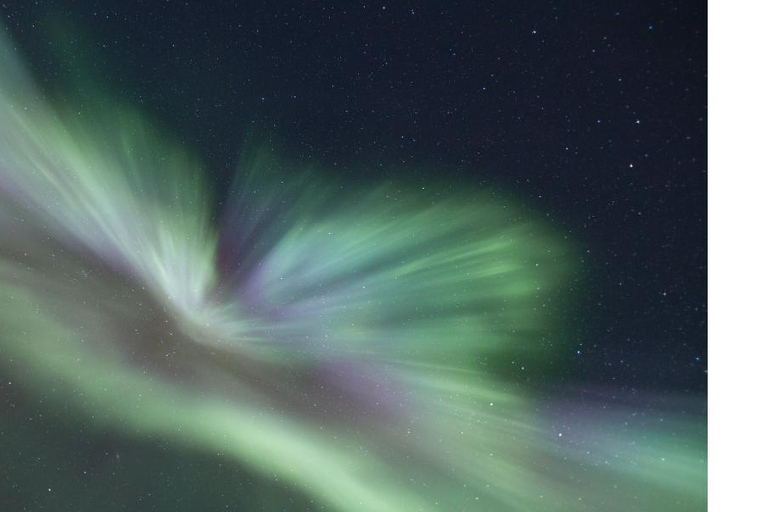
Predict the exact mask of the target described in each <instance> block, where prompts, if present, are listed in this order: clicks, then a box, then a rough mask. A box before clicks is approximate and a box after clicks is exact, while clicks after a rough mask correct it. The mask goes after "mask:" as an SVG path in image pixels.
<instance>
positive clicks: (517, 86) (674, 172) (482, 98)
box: [0, 0, 707, 391]
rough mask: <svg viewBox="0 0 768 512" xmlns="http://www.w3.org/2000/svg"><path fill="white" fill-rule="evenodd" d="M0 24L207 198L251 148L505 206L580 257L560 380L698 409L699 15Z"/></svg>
mask: <svg viewBox="0 0 768 512" xmlns="http://www.w3.org/2000/svg"><path fill="white" fill-rule="evenodd" d="M0 5H1V6H2V7H1V11H0V12H2V16H3V21H4V24H5V25H6V26H7V27H8V29H9V30H10V32H11V33H12V35H13V37H14V38H15V40H16V41H17V42H18V43H19V45H20V46H21V48H22V50H23V51H24V53H25V54H26V55H27V57H28V59H29V60H30V62H31V64H32V65H33V69H34V71H35V73H36V74H37V76H38V78H39V79H41V80H42V81H44V83H45V84H46V85H47V86H48V87H49V88H50V89H52V90H56V89H57V88H59V87H60V85H61V82H63V81H64V79H63V78H62V76H63V72H62V70H63V69H65V68H66V67H67V66H68V61H67V58H66V56H67V55H68V54H67V51H70V52H71V51H72V50H71V49H70V50H67V49H66V48H65V49H64V50H62V48H61V47H60V46H59V43H57V42H55V39H54V38H52V37H51V33H55V32H58V33H59V34H69V35H68V36H66V37H74V38H77V40H78V44H77V46H73V47H72V48H74V47H76V48H78V50H77V52H82V54H80V53H78V54H77V55H69V56H70V57H71V59H72V61H75V60H78V61H80V60H83V55H87V62H88V63H89V65H92V66H93V69H94V70H98V71H97V72H95V74H97V76H98V80H99V81H100V82H101V83H102V84H104V85H106V86H107V87H108V88H109V89H111V90H112V91H113V92H114V93H115V95H117V96H119V97H121V98H125V99H127V100H128V101H130V102H133V103H135V104H137V105H139V106H140V107H141V108H142V109H144V110H145V111H147V112H148V113H149V114H150V115H152V116H153V117H154V118H155V119H157V120H159V122H160V123H162V124H164V125H165V126H166V127H169V128H170V130H171V131H172V132H173V133H175V134H177V135H178V137H179V138H180V139H181V140H182V141H183V142H184V143H185V144H186V145H187V146H189V147H191V148H193V149H194V150H195V151H196V152H197V153H199V154H200V155H201V156H202V158H203V159H204V161H205V162H206V165H207V166H208V168H209V169H210V172H211V173H212V175H213V177H214V178H215V180H216V182H217V183H218V186H219V187H220V188H221V189H222V190H224V189H225V188H226V185H227V183H228V181H229V179H230V176H231V173H232V171H231V169H232V168H233V167H234V165H235V163H236V161H237V159H238V156H239V154H240V152H241V149H242V147H243V145H244V142H245V141H246V139H247V137H249V136H250V137H253V139H254V140H257V141H264V140H269V141H271V144H272V145H273V146H275V147H276V148H278V151H279V152H280V153H282V154H284V155H285V156H286V157H288V158H291V159H295V160H296V161H298V162H302V163H304V164H310V163H311V164H314V165H317V166H319V167H322V168H327V169H329V170H330V171H331V172H333V173H334V174H336V175H338V176H340V177H341V178H342V179H344V180H347V181H349V182H353V183H356V184H361V185H363V186H364V185H365V184H366V183H368V182H372V181H375V180H380V179H391V178H400V177H403V176H412V175H414V173H417V172H418V176H419V179H422V180H429V179H436V178H437V177H439V176H440V175H441V174H442V173H457V174H459V175H460V176H461V179H463V180H465V181H469V182H473V183H483V184H485V186H487V187H490V188H491V189H492V190H494V191H496V193H497V194H499V195H508V196H510V197H516V198H521V199H522V200H523V201H525V202H526V203H528V204H529V205H531V206H532V207H533V208H535V209H536V210H537V211H540V212H542V213H544V214H545V215H546V216H547V217H548V219H549V220H550V222H552V223H553V224H554V225H556V226H557V227H558V228H559V229H561V230H562V231H563V232H565V233H567V234H568V237H569V239H571V240H573V241H574V242H575V243H576V245H577V246H578V248H579V254H580V259H581V266H580V267H579V269H578V273H579V275H578V282H576V283H574V295H575V297H576V300H577V302H578V305H577V307H576V308H575V310H572V311H568V312H563V313H562V314H563V315H568V318H565V320H566V322H568V323H569V325H570V329H571V331H570V332H569V333H568V336H569V339H568V341H567V344H568V347H569V350H570V352H571V356H570V360H569V365H570V369H569V370H567V374H568V377H576V378H577V379H578V380H581V381H590V382H600V381H611V382H614V383H618V384H620V385H621V386H623V387H628V388H634V387H638V388H662V387H663V389H664V390H665V391H701V390H703V389H705V387H706V372H705V368H706V300H707V296H706V290H707V287H706V265H707V255H706V233H707V231H706V227H707V226H706V224H707V213H706V206H707V204H706V194H707V185H706V179H707V176H706V165H707V161H706V135H707V132H706V119H707V110H706V92H707V91H706V72H707V62H706V40H707V37H706V36H707V34H706V4H705V2H698V1H695V2H628V1H618V2H610V3H608V2H548V1H546V2H545V1H537V2H525V3H516V2H477V3H475V2H445V1H441V2H434V3H432V4H429V3H422V2H419V3H416V2H408V3H404V2H403V3H401V2H376V3H367V4H356V3H349V4H347V3H341V2H339V3H337V5H335V6H334V5H333V4H332V3H329V4H327V5H324V4H323V3H320V2H267V3H262V2H240V3H239V4H229V3H225V2H199V3H192V2H189V3H187V2H161V1H156V0H151V1H141V2H139V1H137V2H92V1H72V2H63V1H58V2H43V1H41V2H28V1H24V2H3V3H2V4H0ZM52 27H53V29H52ZM72 27H74V28H72ZM62 54H63V55H64V56H65V57H64V59H63V62H62V60H61V58H62ZM74 83H75V84H76V80H75V81H74Z"/></svg>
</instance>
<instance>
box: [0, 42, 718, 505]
mask: <svg viewBox="0 0 768 512" xmlns="http://www.w3.org/2000/svg"><path fill="white" fill-rule="evenodd" d="M94 103H97V102H94ZM97 104H99V105H105V104H109V102H107V101H105V100H103V99H99V101H98V103H97ZM126 112H128V111H126V110H125V109H121V108H117V107H115V109H114V110H109V111H105V110H104V109H103V108H101V107H97V108H94V109H93V112H88V113H80V114H78V113H77V112H75V113H65V111H57V110H56V109H54V108H53V107H51V106H50V105H49V104H48V103H47V102H46V101H45V100H44V98H43V97H42V95H41V94H39V93H37V92H36V89H35V87H34V84H33V83H32V80H30V79H29V77H28V75H27V74H26V72H25V71H24V68H23V66H22V65H21V64H20V61H19V59H18V57H17V56H16V55H15V53H14V51H13V49H12V45H11V44H10V43H8V42H7V41H4V40H2V41H0V119H1V120H2V121H0V240H1V241H0V286H1V288H0V290H1V292H0V325H2V332H1V333H0V348H1V349H2V351H3V354H4V358H3V361H2V363H0V364H1V365H2V366H0V368H2V369H3V371H4V372H8V373H9V374H13V375H15V376H16V380H17V381H18V382H21V383H22V384H23V386H24V387H25V389H26V390H27V391H28V392H29V393H45V392H46V390H47V389H49V388H51V387H56V388H57V389H63V390H65V391H64V392H65V393H66V394H67V399H68V401H69V403H71V405H72V407H75V408H77V410H79V411H81V414H83V415H84V416H87V417H88V418H92V425H91V426H92V428H109V429H113V430H115V431H117V432H120V433H122V434H124V435H126V436H138V437H142V436H161V437H163V438H165V439H167V440H169V441H171V442H174V443H177V444H179V445H180V446H189V447H195V448H197V449H203V450H207V451H210V452H212V453H223V454H226V455H227V456H228V457H229V458H230V459H232V460H233V461H237V462H239V463H241V464H243V465H244V466H245V467H247V468H248V469H249V470H250V471H253V472H254V473H256V474H263V475H268V476H273V475H274V476H276V477H279V478H281V479H284V480H286V481H289V482H291V484H292V485H293V486H294V487H295V489H296V492H297V493H302V494H306V495H308V496H310V497H312V498H313V499H317V500H318V501H319V502H320V503H323V504H326V505H327V506H329V507H331V508H333V509H335V510H341V511H357V510H366V511H382V512H388V511H404V510H407V511H410V510H414V511H415V510H465V509H466V510H469V509H473V510H484V511H490V510H510V509H511V510H547V511H549V510H555V511H557V510H563V511H565V510H568V511H570V510H615V509H616V504H617V503H620V504H621V505H620V506H621V508H622V509H626V510H637V511H645V510H700V509H701V507H702V506H703V504H705V502H706V501H705V500H706V496H705V492H704V490H705V483H706V449H705V447H704V444H703V439H704V434H703V432H702V430H703V428H702V427H701V420H700V419H695V420H687V419H686V418H682V417H681V418H677V417H674V418H672V419H673V420H674V421H667V423H666V424H664V425H652V426H651V425H646V424H642V425H637V426H633V427H631V428H627V427H626V422H622V420H621V419H620V418H617V417H616V416H614V415H611V414H608V413H606V412H604V410H603V409H601V408H600V407H598V406H597V405H596V404H595V403H587V404H580V405H579V406H578V407H576V410H577V411H578V413H577V414H576V416H577V417H578V418H581V421H574V420H573V418H570V417H569V419H568V421H570V422H571V423H573V424H574V426H573V428H572V430H571V431H569V432H568V433H567V438H566V442H564V440H563V439H562V437H561V436H559V435H557V433H555V432H553V431H552V424H553V422H555V421H559V420H557V419H556V418H553V414H549V413H545V412H543V410H542V409H544V408H546V407H547V406H549V407H555V408H556V409H557V410H565V409H566V408H567V407H566V405H563V404H561V403H559V402H558V401H557V400H552V399H549V398H546V397H545V396H543V395H542V394H540V392H539V391H537V390H536V389H535V388H534V387H532V386H530V385H526V380H525V375H526V373H525V372H526V369H525V365H526V364H528V363H535V362H537V361H542V360H547V361H548V360H551V359H552V358H553V357H555V356H556V350H557V347H556V345H550V344H549V343H546V342H542V338H543V337H544V336H545V335H546V334H547V333H548V332H549V331H550V330H551V329H552V325H551V322H553V321H554V320H553V318H554V317H553V316H552V315H549V314H548V311H549V309H551V308H553V307H554V304H556V303H557V302H558V301H559V300H560V299H559V291H560V290H561V289H562V287H563V285H564V282H565V279H566V277H567V275H568V271H569V261H570V258H569V250H568V247H567V245H566V244H565V242H564V240H563V237H560V236H557V234H555V233H554V232H553V230H552V229H551V228H549V227H547V226H546V225H545V224H544V223H542V222H541V221H540V220H537V219H533V218H531V214H530V213H528V212H526V211H525V210H524V209H523V208H521V207H519V206H515V205H513V204H507V203H505V202H503V201H500V200H497V199H494V198H493V197H492V196H490V195H489V194H488V193H486V192H482V191H470V190H466V189H457V188H451V187H450V186H449V184H445V185H443V186H441V185H439V184H435V185H434V187H433V189H432V190H430V191H429V192H426V191H423V190H420V189H415V188H411V187H409V186H408V184H407V183H402V184H382V185H380V186H376V187H372V188H371V189H370V190H359V189H358V190H351V189H349V188H343V187H340V186H339V184H337V183H333V182H332V181H330V180H328V179H327V178H322V177H318V176H317V175H316V174H308V173H293V172H291V171H290V169H286V168H285V166H284V165H283V164H280V163H279V161H278V159H276V158H274V157H271V156H269V155H268V154H267V153H265V152H262V153H257V154H256V156H254V157H251V158H247V159H245V161H244V163H243V164H242V166H241V170H240V173H239V175H238V177H237V179H236V180H235V184H234V186H233V190H232V191H231V193H230V197H229V198H228V200H227V204H226V206H225V208H224V212H223V214H222V217H221V219H220V221H219V222H218V223H214V222H213V220H212V219H213V213H212V210H211V198H210V197H208V194H207V192H206V190H207V188H208V187H207V186H206V185H205V180H204V176H203V174H202V172H201V170H200V169H199V166H198V165H197V164H196V163H195V162H194V159H193V158H191V157H189V156H187V155H185V154H184V152H182V151H180V150H178V149H176V148H174V146H173V145H172V144H169V143H168V142H166V141H165V138H163V137H160V135H159V134H158V133H157V132H156V131H154V130H152V129H151V128H150V127H149V125H148V124H147V123H146V121H144V120H143V119H142V118H141V116H139V115H138V114H135V113H126ZM495 359H503V360H504V361H506V360H508V361H509V365H508V366H509V367H510V368H511V369H514V371H515V372H516V373H517V376H518V377H517V378H516V379H512V380H509V379H507V380H504V379H501V378H500V377H499V376H498V375H495V374H494V373H493V372H492V371H491V370H490V366H491V365H492V363H497V362H498V361H494V360H495ZM518 368H519V370H518ZM530 368H531V367H530V366H529V370H528V371H530ZM553 404H555V405H553ZM616 410H617V411H619V412H621V414H630V413H631V412H632V411H633V406H632V405H631V404H618V405H617V406H616ZM584 418H586V419H584ZM670 504H671V505H672V506H670Z"/></svg>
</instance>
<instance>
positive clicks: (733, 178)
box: [708, 0, 768, 512]
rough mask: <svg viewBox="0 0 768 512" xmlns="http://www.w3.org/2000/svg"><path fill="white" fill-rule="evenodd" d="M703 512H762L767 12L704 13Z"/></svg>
mask: <svg viewBox="0 0 768 512" xmlns="http://www.w3.org/2000/svg"><path fill="white" fill-rule="evenodd" d="M708 34H709V101H708V103H709V169H710V172H709V313H710V315H709V386H710V387H709V492H710V494H709V510H710V511H715V512H720V511H723V512H726V511H728V512H731V511H733V512H737V511H738V512H740V511H753V510H755V511H761V510H768V469H767V468H766V462H768V449H767V447H768V435H767V434H768V400H766V397H768V334H767V333H766V332H767V331H768V329H766V327H765V325H764V324H765V322H766V321H767V320H768V298H767V295H768V279H766V268H767V267H768V243H767V242H766V240H768V179H767V178H766V176H768V165H767V164H766V161H768V108H766V105H767V104H768V102H766V96H768V80H766V77H768V37H766V35H767V34H768V7H766V4H765V3H763V2H749V3H748V2H725V1H722V0H721V1H714V2H710V4H709V32H708Z"/></svg>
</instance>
